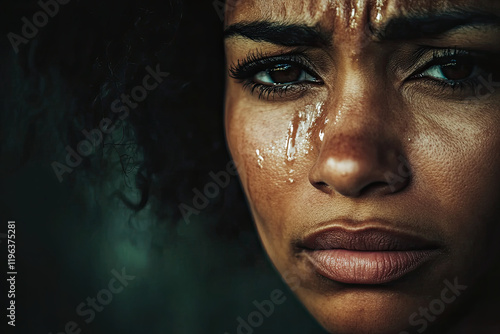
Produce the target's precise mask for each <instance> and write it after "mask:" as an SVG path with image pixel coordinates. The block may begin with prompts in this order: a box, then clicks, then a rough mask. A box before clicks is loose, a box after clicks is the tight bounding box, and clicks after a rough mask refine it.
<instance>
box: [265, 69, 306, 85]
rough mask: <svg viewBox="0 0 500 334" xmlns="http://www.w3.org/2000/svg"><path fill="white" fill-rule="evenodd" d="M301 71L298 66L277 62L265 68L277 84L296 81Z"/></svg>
mask: <svg viewBox="0 0 500 334" xmlns="http://www.w3.org/2000/svg"><path fill="white" fill-rule="evenodd" d="M302 71H303V70H302V69H301V68H300V67H298V66H292V65H289V64H279V65H276V66H275V67H274V68H272V69H269V70H267V74H268V75H269V77H270V78H271V79H272V80H273V82H274V84H277V85H279V84H285V83H289V82H295V81H298V80H299V78H300V75H301V73H302Z"/></svg>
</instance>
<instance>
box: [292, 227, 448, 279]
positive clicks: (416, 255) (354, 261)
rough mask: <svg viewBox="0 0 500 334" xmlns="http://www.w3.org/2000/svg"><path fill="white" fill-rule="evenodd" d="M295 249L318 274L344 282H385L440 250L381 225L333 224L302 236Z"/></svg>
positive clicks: (435, 246)
mask: <svg viewBox="0 0 500 334" xmlns="http://www.w3.org/2000/svg"><path fill="white" fill-rule="evenodd" d="M299 249H301V251H302V252H303V254H304V255H305V257H306V258H307V259H308V261H309V262H310V263H311V264H312V266H313V267H314V268H315V270H316V272H317V273H318V274H320V275H322V276H324V277H326V278H328V279H331V280H334V281H337V282H341V283H347V284H383V283H389V282H392V281H395V280H397V279H399V278H401V277H403V276H405V275H406V274H408V273H410V272H412V271H414V270H416V269H417V268H419V267H420V266H422V265H424V264H425V263H427V262H429V261H431V260H432V259H434V258H435V257H436V256H437V255H439V253H440V250H439V247H438V245H437V244H436V243H433V242H431V241H429V240H427V239H425V238H422V237H419V236H414V235H410V234H406V233H401V232H397V231H393V230H387V229H383V228H363V229H356V230H349V229H345V228H343V227H333V228H329V229H326V230H322V231H319V232H316V233H314V234H312V235H310V236H308V237H306V238H305V239H304V241H303V242H301V243H299Z"/></svg>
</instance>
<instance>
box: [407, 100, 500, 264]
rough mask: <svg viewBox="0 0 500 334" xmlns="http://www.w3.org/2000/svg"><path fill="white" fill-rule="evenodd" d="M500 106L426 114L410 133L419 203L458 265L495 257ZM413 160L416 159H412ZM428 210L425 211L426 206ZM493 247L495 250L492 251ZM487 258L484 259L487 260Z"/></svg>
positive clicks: (499, 215) (499, 196)
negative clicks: (447, 245) (448, 246)
mask: <svg viewBox="0 0 500 334" xmlns="http://www.w3.org/2000/svg"><path fill="white" fill-rule="evenodd" d="M495 109H498V108H497V107H491V108H488V109H484V110H475V111H474V113H471V114H468V113H467V108H464V107H462V109H461V110H447V109H446V107H445V106H442V109H439V110H442V112H443V114H445V115H446V117H445V116H439V115H438V116H435V119H429V118H427V119H426V120H425V121H421V122H419V124H418V129H419V131H418V133H415V134H414V135H413V136H411V137H412V141H413V142H414V145H412V152H411V156H410V161H412V163H413V167H414V176H415V179H414V186H415V188H414V191H413V194H414V195H415V196H416V198H415V206H416V207H421V208H422V209H423V210H421V213H420V214H419V215H420V216H421V217H422V218H423V219H428V220H429V221H436V222H439V226H438V227H437V228H439V229H440V230H441V232H442V233H443V235H445V236H447V239H448V244H449V245H450V247H451V248H452V250H451V251H452V252H453V253H454V255H455V257H456V258H457V259H460V261H456V262H454V264H453V265H454V266H457V267H458V266H461V265H463V264H465V263H467V262H469V263H476V264H477V265H479V262H481V261H477V258H479V257H481V258H484V256H485V255H492V256H495V255H494V253H498V252H497V251H493V250H494V249H496V248H498V247H497V246H496V245H497V244H498V242H497V241H496V240H495V239H496V235H498V234H497V233H498V232H500V231H499V228H500V210H499V206H498V203H499V202H500V175H499V170H500V132H499V131H498V129H499V128H500V119H499V117H498V115H499V113H498V111H497V110H495ZM411 158H412V159H411ZM424 208H425V209H424ZM492 251H493V252H492ZM486 262H487V261H483V263H486Z"/></svg>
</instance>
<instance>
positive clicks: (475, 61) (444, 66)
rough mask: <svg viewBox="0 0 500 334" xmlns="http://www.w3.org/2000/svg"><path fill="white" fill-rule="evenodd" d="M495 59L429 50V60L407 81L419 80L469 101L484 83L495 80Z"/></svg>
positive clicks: (481, 54)
mask: <svg viewBox="0 0 500 334" xmlns="http://www.w3.org/2000/svg"><path fill="white" fill-rule="evenodd" d="M424 53H425V51H424ZM498 56H499V55H495V54H493V53H490V52H479V51H477V52H476V51H468V50H460V49H456V48H454V49H435V50H432V58H431V60H430V61H428V62H426V64H425V65H424V66H423V68H422V67H421V68H420V69H419V70H417V71H416V72H415V73H414V74H413V75H412V76H411V79H423V80H425V81H426V83H429V84H432V85H435V86H437V87H441V88H442V89H445V90H447V89H451V90H452V91H453V92H454V93H457V94H458V95H459V96H461V97H466V96H469V97H470V96H472V95H473V94H476V93H477V92H478V89H480V88H481V87H482V85H483V84H484V83H486V82H488V81H497V80H498V79H499V74H500V71H499V59H498Z"/></svg>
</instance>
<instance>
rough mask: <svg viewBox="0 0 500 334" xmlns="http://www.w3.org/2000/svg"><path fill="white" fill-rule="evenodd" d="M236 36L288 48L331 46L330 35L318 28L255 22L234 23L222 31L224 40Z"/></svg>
mask: <svg viewBox="0 0 500 334" xmlns="http://www.w3.org/2000/svg"><path fill="white" fill-rule="evenodd" d="M237 36H239V37H244V38H248V39H251V40H252V41H255V42H269V43H273V44H276V45H283V46H290V47H293V46H309V47H326V46H329V45H330V44H331V36H332V34H331V33H330V34H329V33H326V32H325V31H323V30H322V29H321V28H320V27H319V26H315V27H310V26H307V25H304V24H284V23H278V22H268V21H256V22H240V23H236V24H233V25H231V26H229V27H228V28H226V29H225V30H224V38H225V39H227V38H230V37H237Z"/></svg>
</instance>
